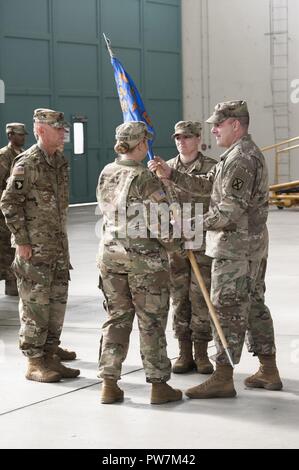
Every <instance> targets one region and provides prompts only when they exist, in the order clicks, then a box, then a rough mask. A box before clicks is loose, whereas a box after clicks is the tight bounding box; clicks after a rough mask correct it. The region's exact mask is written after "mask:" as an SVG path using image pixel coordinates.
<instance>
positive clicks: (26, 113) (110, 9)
mask: <svg viewBox="0 0 299 470" xmlns="http://www.w3.org/2000/svg"><path fill="white" fill-rule="evenodd" d="M180 3H181V2H180V0H84V2H83V1H82V0H26V2H24V1H23V0H10V1H9V2H7V1H6V0H0V11H1V15H0V79H2V80H3V81H4V83H5V90H6V100H5V103H4V104H1V103H0V122H1V131H0V144H1V146H2V145H5V142H6V136H5V132H4V127H5V126H4V124H5V122H9V121H21V122H25V123H26V125H27V127H28V128H29V130H30V131H31V135H30V137H29V139H28V141H27V144H28V146H29V145H31V144H32V143H33V142H34V137H33V134H32V113H33V109H34V108H41V107H47V108H48V107H50V108H54V109H59V110H61V111H64V113H65V117H66V119H67V120H68V121H70V122H71V123H72V129H71V133H70V139H69V142H66V144H65V153H66V156H67V158H68V160H69V162H70V167H71V185H70V200H71V202H72V203H84V202H93V201H95V200H96V195H95V190H96V185H97V179H98V175H99V172H100V170H101V169H102V168H103V166H104V165H106V164H107V163H108V162H110V161H112V159H113V158H114V152H113V145H114V130H115V127H116V126H117V125H118V124H119V123H121V122H122V114H121V111H120V106H119V102H118V97H117V94H116V87H115V82H114V75H113V70H112V67H111V64H110V59H109V55H108V53H107V51H106V49H105V46H104V41H103V37H102V33H103V32H105V33H106V34H107V36H108V37H110V39H111V41H112V45H113V48H114V51H115V53H116V54H117V56H118V58H119V59H120V61H121V62H122V63H123V65H124V67H125V68H126V69H127V71H128V72H129V73H130V75H131V76H132V78H133V79H134V81H135V83H136V85H137V87H138V89H139V91H140V93H141V95H142V98H143V100H144V102H145V105H146V108H147V111H148V114H149V115H150V117H151V119H152V121H153V123H154V126H155V129H156V133H157V139H156V142H155V146H154V150H155V152H156V153H157V154H160V155H161V156H164V157H170V156H173V155H174V153H175V149H174V147H173V143H172V141H171V139H170V135H171V133H172V129H173V125H174V123H175V122H176V121H178V120H180V119H181V118H182V112H181V111H182V109H181V39H180V36H181V30H180V22H181V6H180ZM14 12H18V14H17V15H16V14H15V13H14ZM82 117H83V118H84V122H83V127H84V152H83V154H76V153H75V152H74V127H73V124H74V123H75V122H79V120H80V118H82ZM78 119H79V120H78Z"/></svg>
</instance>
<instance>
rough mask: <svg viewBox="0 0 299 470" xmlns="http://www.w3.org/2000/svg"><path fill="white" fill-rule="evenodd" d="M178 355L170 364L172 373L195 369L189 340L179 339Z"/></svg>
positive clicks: (182, 372) (183, 372)
mask: <svg viewBox="0 0 299 470" xmlns="http://www.w3.org/2000/svg"><path fill="white" fill-rule="evenodd" d="M179 348H180V355H179V357H178V359H177V360H176V361H175V363H174V364H173V366H172V372H173V373H174V374H185V373H186V372H190V371H191V370H193V369H195V362H194V360H193V355H192V342H191V340H189V339H187V340H179Z"/></svg>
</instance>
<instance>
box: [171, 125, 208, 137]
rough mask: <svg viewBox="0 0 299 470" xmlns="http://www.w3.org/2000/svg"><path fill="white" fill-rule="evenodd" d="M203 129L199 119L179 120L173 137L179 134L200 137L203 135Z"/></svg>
mask: <svg viewBox="0 0 299 470" xmlns="http://www.w3.org/2000/svg"><path fill="white" fill-rule="evenodd" d="M201 129H202V125H201V123H200V122H198V121H179V122H177V123H176V125H175V126H174V134H172V138H174V137H175V136H176V135H179V134H183V135H186V136H197V137H199V136H200V135H201Z"/></svg>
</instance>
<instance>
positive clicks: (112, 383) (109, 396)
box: [101, 379, 124, 405]
mask: <svg viewBox="0 0 299 470" xmlns="http://www.w3.org/2000/svg"><path fill="white" fill-rule="evenodd" d="M123 399H124V392H123V390H122V389H121V388H119V386H118V385H117V380H115V379H104V380H103V384H102V393H101V403H105V404H107V405H108V404H111V403H116V402H119V401H123Z"/></svg>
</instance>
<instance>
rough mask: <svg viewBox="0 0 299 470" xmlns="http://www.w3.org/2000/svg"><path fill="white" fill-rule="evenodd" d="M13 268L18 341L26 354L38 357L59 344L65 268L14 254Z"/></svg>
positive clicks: (67, 278) (65, 284)
mask: <svg viewBox="0 0 299 470" xmlns="http://www.w3.org/2000/svg"><path fill="white" fill-rule="evenodd" d="M13 269H14V271H15V273H16V276H17V285H18V291H19V297H20V301H19V314H20V322H21V328H20V332H19V345H20V349H21V350H22V352H23V354H24V355H25V356H27V357H31V358H33V357H40V356H43V355H44V353H45V352H46V351H53V350H55V349H56V347H57V346H58V345H59V344H60V335H61V331H62V326H63V322H64V316H65V310H66V303H67V296H68V283H69V271H68V270H66V269H64V270H61V269H59V268H58V265H57V263H55V264H51V265H49V264H41V263H40V262H39V263H35V262H34V261H29V262H28V261H25V260H23V259H21V258H19V257H16V259H15V261H14V263H13Z"/></svg>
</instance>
